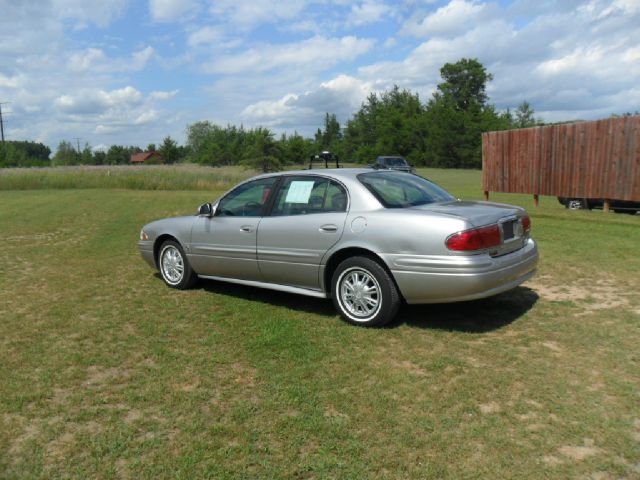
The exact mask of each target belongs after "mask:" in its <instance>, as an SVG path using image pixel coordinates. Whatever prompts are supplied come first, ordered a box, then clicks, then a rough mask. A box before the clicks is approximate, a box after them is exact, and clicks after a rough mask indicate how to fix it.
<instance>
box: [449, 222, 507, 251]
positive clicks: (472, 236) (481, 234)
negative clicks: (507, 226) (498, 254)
mask: <svg viewBox="0 0 640 480" xmlns="http://www.w3.org/2000/svg"><path fill="white" fill-rule="evenodd" d="M501 241H502V239H501V236H500V228H499V227H498V225H489V226H487V227H481V228H473V229H471V230H465V231H464V232H458V233H454V234H453V235H451V236H450V237H449V238H447V242H446V245H447V248H448V249H449V250H456V251H459V252H460V251H471V250H482V249H483V248H490V247H495V246H497V245H500V243H501Z"/></svg>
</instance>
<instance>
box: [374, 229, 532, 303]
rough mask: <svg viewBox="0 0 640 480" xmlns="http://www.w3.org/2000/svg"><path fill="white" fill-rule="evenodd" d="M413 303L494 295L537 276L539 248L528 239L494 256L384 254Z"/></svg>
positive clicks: (397, 281)
mask: <svg viewBox="0 0 640 480" xmlns="http://www.w3.org/2000/svg"><path fill="white" fill-rule="evenodd" d="M383 258H384V259H385V261H386V262H387V265H389V267H390V268H391V272H392V274H393V276H394V278H395V280H396V283H397V285H398V287H399V288H400V292H401V293H402V295H403V297H404V299H405V300H406V301H407V303H409V304H413V303H447V302H460V301H465V300H475V299H478V298H485V297H490V296H493V295H497V294H498V293H502V292H505V291H507V290H511V289H512V288H515V287H517V286H518V285H520V284H521V283H523V282H525V281H526V280H528V279H529V278H531V277H532V276H533V274H534V273H535V269H536V266H537V263H538V249H537V246H536V244H535V242H534V241H533V240H532V239H528V240H527V242H526V244H525V246H524V247H523V248H521V249H520V250H517V251H515V252H512V253H509V254H507V255H503V256H500V257H491V256H489V255H471V256H415V255H413V256H411V255H384V256H383Z"/></svg>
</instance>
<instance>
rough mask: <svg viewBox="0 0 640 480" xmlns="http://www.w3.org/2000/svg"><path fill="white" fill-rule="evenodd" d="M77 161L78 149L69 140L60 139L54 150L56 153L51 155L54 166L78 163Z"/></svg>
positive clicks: (78, 159) (78, 157) (78, 160)
mask: <svg viewBox="0 0 640 480" xmlns="http://www.w3.org/2000/svg"><path fill="white" fill-rule="evenodd" d="M79 163H80V155H78V151H77V150H76V149H75V147H74V146H73V145H72V144H71V142H67V141H66V140H62V141H61V142H60V143H59V144H58V149H57V150H56V154H55V155H54V156H53V159H52V161H51V164H52V165H54V166H61V165H78V164H79Z"/></svg>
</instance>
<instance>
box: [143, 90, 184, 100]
mask: <svg viewBox="0 0 640 480" xmlns="http://www.w3.org/2000/svg"><path fill="white" fill-rule="evenodd" d="M177 93H178V90H172V91H170V92H163V91H157V92H151V94H150V95H149V98H151V99H153V100H169V99H170V98H173V97H175V96H176V94H177Z"/></svg>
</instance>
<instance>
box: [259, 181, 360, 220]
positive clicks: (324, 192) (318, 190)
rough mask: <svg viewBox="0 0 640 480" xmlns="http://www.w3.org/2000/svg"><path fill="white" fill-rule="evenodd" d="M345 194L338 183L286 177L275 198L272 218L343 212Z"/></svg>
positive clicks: (344, 209) (345, 201)
mask: <svg viewBox="0 0 640 480" xmlns="http://www.w3.org/2000/svg"><path fill="white" fill-rule="evenodd" d="M346 210H347V194H346V192H345V190H344V188H343V187H342V186H341V185H339V184H338V183H336V182H334V181H332V180H329V179H328V178H322V177H311V176H309V177H305V176H296V177H288V178H286V179H285V180H284V182H283V183H282V186H281V187H280V190H279V191H278V194H277V196H276V200H275V203H274V205H273V210H272V212H271V215H272V216H284V215H308V214H311V213H326V212H344V211H346Z"/></svg>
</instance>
